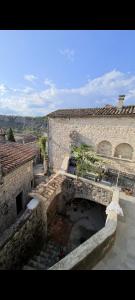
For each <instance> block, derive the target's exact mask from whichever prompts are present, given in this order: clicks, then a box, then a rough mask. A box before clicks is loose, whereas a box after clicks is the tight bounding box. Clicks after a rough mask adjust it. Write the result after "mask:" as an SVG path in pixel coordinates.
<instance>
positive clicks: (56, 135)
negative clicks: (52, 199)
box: [48, 95, 135, 174]
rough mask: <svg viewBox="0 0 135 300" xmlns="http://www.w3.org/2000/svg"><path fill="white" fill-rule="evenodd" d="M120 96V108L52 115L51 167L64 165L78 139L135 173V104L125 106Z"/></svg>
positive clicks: (112, 164)
mask: <svg viewBox="0 0 135 300" xmlns="http://www.w3.org/2000/svg"><path fill="white" fill-rule="evenodd" d="M123 104H124V96H123V95H121V96H119V100H118V104H117V106H116V107H114V106H111V105H106V106H105V107H102V108H88V109H64V110H57V111H55V112H52V113H50V114H49V115H48V157H49V167H50V170H54V171H56V170H58V169H60V167H61V164H62V161H63V159H64V157H65V155H69V153H70V150H71V144H72V143H73V142H74V143H76V144H78V143H85V144H88V145H93V146H94V148H95V151H96V152H97V153H98V154H100V155H101V156H103V157H104V159H106V158H109V165H108V166H109V167H110V168H113V169H117V170H120V171H121V172H126V173H131V174H134V173H135V150H134V149H135V106H134V105H133V106H131V105H130V106H124V105H123Z"/></svg>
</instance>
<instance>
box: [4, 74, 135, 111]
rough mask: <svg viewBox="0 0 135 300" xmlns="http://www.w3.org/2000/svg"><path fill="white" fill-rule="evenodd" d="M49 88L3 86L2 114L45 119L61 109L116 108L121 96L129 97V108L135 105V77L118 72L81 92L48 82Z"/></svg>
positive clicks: (107, 75) (100, 79) (97, 80)
mask: <svg viewBox="0 0 135 300" xmlns="http://www.w3.org/2000/svg"><path fill="white" fill-rule="evenodd" d="M44 84H45V86H46V88H42V89H40V90H37V89H36V88H35V89H32V88H30V87H29V86H26V87H25V88H23V89H15V88H14V89H13V88H9V87H7V86H5V85H4V84H0V114H1V113H7V114H8V113H9V112H12V113H13V114H17V115H45V114H47V113H49V112H51V111H53V110H56V109H59V108H68V107H69V108H74V107H75V108H77V107H95V106H104V105H105V104H109V103H110V104H113V105H116V102H117V99H118V95H119V94H125V95H126V98H125V100H126V101H125V104H126V105H128V104H135V75H134V74H129V73H122V72H120V71H117V70H112V71H111V72H108V73H105V74H103V75H102V76H99V77H97V78H94V79H91V80H90V79H89V80H87V82H86V83H85V84H84V85H82V86H80V87H78V88H58V87H56V85H55V84H54V82H53V81H52V80H50V79H48V78H46V79H45V81H44Z"/></svg>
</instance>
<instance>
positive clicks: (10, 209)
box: [0, 161, 33, 233]
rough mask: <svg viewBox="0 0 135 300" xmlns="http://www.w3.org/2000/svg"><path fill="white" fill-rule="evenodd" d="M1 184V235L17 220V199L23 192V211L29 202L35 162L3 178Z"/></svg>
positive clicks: (28, 163) (26, 164) (30, 162)
mask: <svg viewBox="0 0 135 300" xmlns="http://www.w3.org/2000/svg"><path fill="white" fill-rule="evenodd" d="M2 179H3V183H2V184H0V233H2V232H3V231H4V230H5V229H6V228H7V227H8V226H10V225H11V224H12V223H13V222H15V220H16V218H17V211H16V197H17V195H18V194H19V193H21V192H22V191H23V210H24V209H25V207H26V204H27V202H28V193H29V192H30V191H31V181H32V180H33V161H29V162H27V163H25V164H24V165H22V166H20V167H18V168H16V169H15V170H14V171H12V172H10V173H9V174H7V175H6V176H4V177H2Z"/></svg>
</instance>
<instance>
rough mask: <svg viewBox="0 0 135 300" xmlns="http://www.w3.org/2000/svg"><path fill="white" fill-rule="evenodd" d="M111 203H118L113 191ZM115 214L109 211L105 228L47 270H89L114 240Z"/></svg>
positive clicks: (117, 194) (117, 193) (116, 192)
mask: <svg viewBox="0 0 135 300" xmlns="http://www.w3.org/2000/svg"><path fill="white" fill-rule="evenodd" d="M112 201H113V202H114V203H115V202H116V203H118V202H119V191H118V190H114V193H113V199H112ZM116 228H117V213H116V212H115V211H110V212H109V213H108V217H107V220H106V224H105V227H104V228H103V229H101V230H100V231H99V232H97V233H96V234H94V235H93V236H92V237H91V238H89V239H88V240H87V241H85V242H84V243H83V244H82V245H80V246H79V247H77V248H76V249H75V250H73V251H72V252H71V253H69V254H68V255H67V256H66V257H65V258H63V259H62V260H60V261H59V262H58V263H56V264H55V265H54V266H52V267H51V268H49V270H90V269H92V268H93V267H94V266H95V265H96V264H97V263H98V261H99V260H101V259H102V258H103V257H104V255H105V254H106V253H107V252H108V250H109V249H110V247H111V246H112V245H113V242H114V240H115V234H116Z"/></svg>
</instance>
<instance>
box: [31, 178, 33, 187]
mask: <svg viewBox="0 0 135 300" xmlns="http://www.w3.org/2000/svg"><path fill="white" fill-rule="evenodd" d="M31 188H33V180H31Z"/></svg>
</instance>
